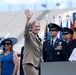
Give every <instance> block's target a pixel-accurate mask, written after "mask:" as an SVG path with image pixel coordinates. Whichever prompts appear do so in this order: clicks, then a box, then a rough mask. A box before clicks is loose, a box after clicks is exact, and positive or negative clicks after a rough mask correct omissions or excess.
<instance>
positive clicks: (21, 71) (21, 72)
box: [20, 46, 24, 75]
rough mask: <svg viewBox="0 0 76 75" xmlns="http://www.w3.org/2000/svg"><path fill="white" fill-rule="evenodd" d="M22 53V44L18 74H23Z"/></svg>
mask: <svg viewBox="0 0 76 75" xmlns="http://www.w3.org/2000/svg"><path fill="white" fill-rule="evenodd" d="M23 54H24V46H23V47H22V48H21V58H20V75H24V71H23V66H22V60H23Z"/></svg>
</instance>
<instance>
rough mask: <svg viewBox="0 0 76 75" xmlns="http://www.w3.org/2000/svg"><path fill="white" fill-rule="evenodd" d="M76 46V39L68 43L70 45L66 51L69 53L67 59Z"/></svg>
mask: <svg viewBox="0 0 76 75" xmlns="http://www.w3.org/2000/svg"><path fill="white" fill-rule="evenodd" d="M74 48H76V39H74V40H72V41H71V42H70V43H69V44H68V47H67V52H66V55H67V60H68V59H69V57H70V55H71V53H72V51H73V49H74Z"/></svg>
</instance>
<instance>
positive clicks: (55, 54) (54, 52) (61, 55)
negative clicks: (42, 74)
mask: <svg viewBox="0 0 76 75" xmlns="http://www.w3.org/2000/svg"><path fill="white" fill-rule="evenodd" d="M60 42H61V43H62V49H56V47H57V46H58V45H59V43H60ZM66 49H67V43H66V42H65V41H62V40H60V39H58V38H57V39H56V41H55V43H54V45H53V46H52V45H51V41H50V40H47V41H45V42H44V43H43V59H44V62H51V61H65V60H66V55H65V54H66Z"/></svg>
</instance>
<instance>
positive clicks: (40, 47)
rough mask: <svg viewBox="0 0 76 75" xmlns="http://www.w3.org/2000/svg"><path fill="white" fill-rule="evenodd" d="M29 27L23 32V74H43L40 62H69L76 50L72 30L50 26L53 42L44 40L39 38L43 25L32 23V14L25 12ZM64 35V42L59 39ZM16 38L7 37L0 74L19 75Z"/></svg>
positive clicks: (1, 57)
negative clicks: (59, 36) (14, 48)
mask: <svg viewBox="0 0 76 75" xmlns="http://www.w3.org/2000/svg"><path fill="white" fill-rule="evenodd" d="M25 15H26V24H25V30H24V46H23V47H22V48H21V59H20V73H19V74H20V75H40V64H41V62H44V63H45V62H60V61H69V60H68V59H69V57H70V55H71V53H72V51H73V50H74V48H76V39H73V40H70V37H71V36H73V33H74V32H73V30H71V29H70V28H67V27H62V28H61V27H60V26H59V25H57V24H55V23H49V24H48V28H49V32H50V36H51V37H50V40H45V41H42V40H41V38H40V37H39V31H40V22H39V21H38V20H35V21H33V22H32V23H31V22H30V20H31V18H32V16H33V13H31V12H30V10H29V9H26V10H25ZM59 32H62V39H59V38H58V37H57V35H58V33H59ZM16 42H17V39H16V38H7V39H5V40H3V41H2V42H1V45H2V46H3V53H2V54H1V55H0V75H17V71H18V66H19V65H18V64H19V63H18V62H19V60H18V56H17V54H16V53H15V51H13V45H15V44H16ZM73 61H76V60H75V59H74V60H73Z"/></svg>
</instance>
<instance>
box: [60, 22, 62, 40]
mask: <svg viewBox="0 0 76 75" xmlns="http://www.w3.org/2000/svg"><path fill="white" fill-rule="evenodd" d="M60 27H61V28H62V21H61V22H60ZM60 39H62V32H61V31H60Z"/></svg>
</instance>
